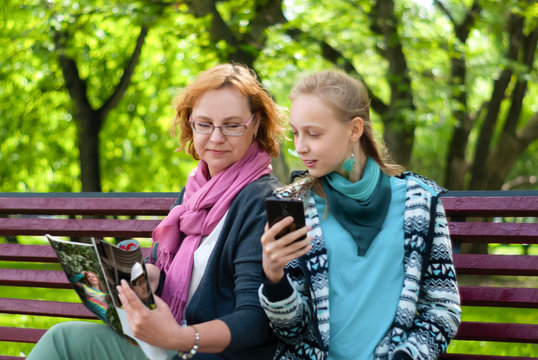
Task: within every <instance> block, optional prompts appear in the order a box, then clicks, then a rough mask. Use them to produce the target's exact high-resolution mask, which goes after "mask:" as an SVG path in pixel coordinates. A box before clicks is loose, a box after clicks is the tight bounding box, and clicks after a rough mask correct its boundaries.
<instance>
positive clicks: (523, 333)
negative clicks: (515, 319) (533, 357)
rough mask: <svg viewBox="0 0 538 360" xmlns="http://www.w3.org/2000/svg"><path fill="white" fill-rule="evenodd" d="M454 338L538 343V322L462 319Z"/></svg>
mask: <svg viewBox="0 0 538 360" xmlns="http://www.w3.org/2000/svg"><path fill="white" fill-rule="evenodd" d="M454 339H457V340H475V341H501V342H514V343H532V344H538V324H537V325H535V324H505V323H487V322H471V321H464V322H462V323H461V324H460V327H459V328H458V332H457V333H456V336H455V337H454Z"/></svg>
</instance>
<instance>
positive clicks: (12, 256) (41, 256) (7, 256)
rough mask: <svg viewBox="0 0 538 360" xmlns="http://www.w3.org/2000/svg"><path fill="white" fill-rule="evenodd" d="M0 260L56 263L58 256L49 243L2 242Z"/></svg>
mask: <svg viewBox="0 0 538 360" xmlns="http://www.w3.org/2000/svg"><path fill="white" fill-rule="evenodd" d="M0 260H2V261H26V262H44V263H56V262H58V257H56V253H55V252H54V250H53V249H52V247H50V246H49V245H21V244H2V247H0Z"/></svg>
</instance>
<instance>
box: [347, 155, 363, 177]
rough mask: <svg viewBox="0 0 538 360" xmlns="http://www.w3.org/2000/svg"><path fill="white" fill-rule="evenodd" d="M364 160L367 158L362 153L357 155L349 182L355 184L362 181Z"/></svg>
mask: <svg viewBox="0 0 538 360" xmlns="http://www.w3.org/2000/svg"><path fill="white" fill-rule="evenodd" d="M366 160H367V157H366V155H365V154H364V153H363V152H362V151H361V152H359V153H358V154H357V163H356V164H355V166H354V167H353V170H352V171H351V173H350V174H349V181H351V182H357V181H359V180H360V179H362V175H363V174H364V168H365V167H366Z"/></svg>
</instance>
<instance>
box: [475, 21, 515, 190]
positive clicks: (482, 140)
mask: <svg viewBox="0 0 538 360" xmlns="http://www.w3.org/2000/svg"><path fill="white" fill-rule="evenodd" d="M508 29H509V39H510V43H509V46H508V50H507V54H506V59H508V60H512V61H517V58H518V53H519V49H520V47H521V45H522V41H521V40H522V39H521V37H522V33H523V18H521V16H519V15H518V14H514V13H512V14H511V15H510V22H509V25H508ZM512 73H513V70H512V68H511V67H507V68H505V69H504V70H503V71H502V72H501V74H500V76H499V78H498V79H497V80H495V83H494V85H493V92H492V94H491V98H490V101H489V104H488V110H487V113H486V118H485V119H484V122H483V123H482V128H481V129H480V135H479V137H478V142H477V145H476V152H475V155H474V158H473V166H472V169H471V172H472V173H471V175H472V176H471V189H481V184H482V183H484V181H486V179H485V178H486V177H487V175H486V162H487V159H488V153H489V149H490V143H491V139H492V137H493V131H494V129H495V124H496V122H497V121H498V117H499V110H500V108H501V103H502V100H503V99H504V98H505V93H506V89H507V88H508V85H509V84H510V79H511V77H512ZM486 182H487V181H486Z"/></svg>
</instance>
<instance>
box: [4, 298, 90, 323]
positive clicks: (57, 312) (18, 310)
mask: <svg viewBox="0 0 538 360" xmlns="http://www.w3.org/2000/svg"><path fill="white" fill-rule="evenodd" d="M0 313H4V314H24V315H37V316H54V317H67V318H76V319H97V316H95V315H94V314H93V313H92V312H91V311H90V310H88V308H87V307H86V306H84V305H83V304H82V303H66V302H58V301H41V300H27V299H6V298H0Z"/></svg>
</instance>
